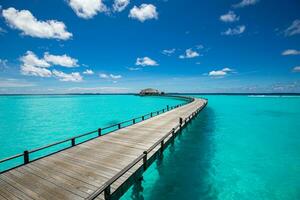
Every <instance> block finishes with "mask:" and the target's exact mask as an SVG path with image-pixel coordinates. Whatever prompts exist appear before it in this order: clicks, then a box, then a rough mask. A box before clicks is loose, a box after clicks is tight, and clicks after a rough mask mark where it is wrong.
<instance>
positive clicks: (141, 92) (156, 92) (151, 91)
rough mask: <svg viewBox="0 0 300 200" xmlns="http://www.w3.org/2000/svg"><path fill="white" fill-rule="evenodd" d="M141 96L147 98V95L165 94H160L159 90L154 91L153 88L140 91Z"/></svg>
mask: <svg viewBox="0 0 300 200" xmlns="http://www.w3.org/2000/svg"><path fill="white" fill-rule="evenodd" d="M139 94H140V95H141V96H146V95H161V94H164V93H163V92H160V91H159V90H157V89H153V88H146V89H143V90H141V91H140V93H139Z"/></svg>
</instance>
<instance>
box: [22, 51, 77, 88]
mask: <svg viewBox="0 0 300 200" xmlns="http://www.w3.org/2000/svg"><path fill="white" fill-rule="evenodd" d="M20 61H21V63H22V64H21V67H20V70H21V74H23V75H28V76H40V77H51V76H54V77H57V78H59V80H60V81H73V82H80V81H82V77H81V75H80V73H78V72H73V73H71V74H65V73H63V72H61V71H57V70H53V71H50V70H49V69H47V68H49V67H51V64H54V65H60V66H64V67H71V66H77V60H76V59H72V58H70V57H68V56H66V55H63V56H55V55H50V54H49V53H45V54H44V59H40V58H38V57H37V56H36V55H35V54H34V53H33V52H32V51H27V52H26V53H25V55H24V56H22V57H21V58H20Z"/></svg>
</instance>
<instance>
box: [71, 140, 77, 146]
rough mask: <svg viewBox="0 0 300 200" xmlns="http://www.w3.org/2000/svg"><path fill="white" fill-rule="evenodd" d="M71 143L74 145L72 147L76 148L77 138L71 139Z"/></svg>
mask: <svg viewBox="0 0 300 200" xmlns="http://www.w3.org/2000/svg"><path fill="white" fill-rule="evenodd" d="M71 143H72V147H74V146H75V145H76V144H75V138H72V139H71Z"/></svg>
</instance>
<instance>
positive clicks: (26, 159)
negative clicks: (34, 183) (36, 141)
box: [24, 150, 29, 164]
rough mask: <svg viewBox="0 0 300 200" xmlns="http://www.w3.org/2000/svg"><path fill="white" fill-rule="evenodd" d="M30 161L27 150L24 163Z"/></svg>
mask: <svg viewBox="0 0 300 200" xmlns="http://www.w3.org/2000/svg"><path fill="white" fill-rule="evenodd" d="M27 163H29V152H28V151H27V150H26V151H24V164H27Z"/></svg>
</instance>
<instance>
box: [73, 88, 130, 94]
mask: <svg viewBox="0 0 300 200" xmlns="http://www.w3.org/2000/svg"><path fill="white" fill-rule="evenodd" d="M68 91H70V92H76V93H78V92H82V93H86V92H92V93H124V92H128V91H129V88H123V87H74V88H69V89H68Z"/></svg>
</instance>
